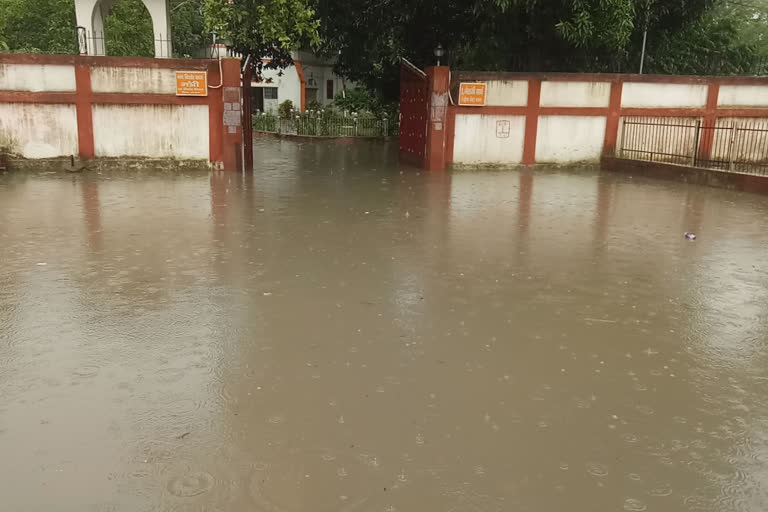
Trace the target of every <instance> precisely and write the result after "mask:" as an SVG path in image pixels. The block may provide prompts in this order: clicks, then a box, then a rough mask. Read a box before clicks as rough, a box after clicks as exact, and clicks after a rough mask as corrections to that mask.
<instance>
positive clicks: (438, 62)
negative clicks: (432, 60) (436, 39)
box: [434, 43, 445, 66]
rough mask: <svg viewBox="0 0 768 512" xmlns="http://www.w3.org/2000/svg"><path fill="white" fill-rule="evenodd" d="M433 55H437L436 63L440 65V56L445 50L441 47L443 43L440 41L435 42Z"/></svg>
mask: <svg viewBox="0 0 768 512" xmlns="http://www.w3.org/2000/svg"><path fill="white" fill-rule="evenodd" d="M434 54H435V57H437V65H438V66H439V65H440V57H442V56H443V55H445V50H444V49H443V45H442V44H440V43H437V48H435V51H434Z"/></svg>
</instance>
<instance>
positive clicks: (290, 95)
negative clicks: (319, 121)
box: [251, 51, 351, 112]
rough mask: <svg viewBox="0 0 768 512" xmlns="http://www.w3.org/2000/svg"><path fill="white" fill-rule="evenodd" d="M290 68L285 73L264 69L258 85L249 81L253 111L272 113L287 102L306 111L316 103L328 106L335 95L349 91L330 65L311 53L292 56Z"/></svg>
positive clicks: (298, 53) (348, 84) (297, 53)
mask: <svg viewBox="0 0 768 512" xmlns="http://www.w3.org/2000/svg"><path fill="white" fill-rule="evenodd" d="M291 56H292V57H293V61H294V64H293V66H289V67H288V68H286V69H281V70H279V69H265V70H263V72H262V76H261V77H260V80H259V81H255V80H254V81H253V82H252V84H251V85H252V87H253V109H254V110H260V111H262V112H276V111H277V107H278V106H279V105H280V103H282V102H284V101H285V100H291V102H293V105H294V108H296V109H301V111H302V112H303V111H305V110H307V105H310V104H311V103H313V102H315V101H316V102H318V103H320V105H323V106H325V105H328V104H329V103H331V102H332V101H333V99H334V98H335V97H336V95H337V94H338V93H339V92H342V91H344V90H346V89H347V88H348V87H351V84H350V83H349V82H346V81H345V80H344V79H343V78H342V77H340V76H339V75H337V74H335V73H334V72H333V64H331V63H330V62H328V61H327V60H324V59H321V58H320V57H318V56H316V55H314V54H312V53H311V52H305V51H298V52H292V53H291Z"/></svg>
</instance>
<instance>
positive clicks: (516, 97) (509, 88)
mask: <svg viewBox="0 0 768 512" xmlns="http://www.w3.org/2000/svg"><path fill="white" fill-rule="evenodd" d="M468 81H470V80H468ZM485 83H486V89H485V104H486V105H489V106H500V107H524V106H525V105H527V104H528V80H488V81H487V82H485ZM456 101H458V98H457V99H456Z"/></svg>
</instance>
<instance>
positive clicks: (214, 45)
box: [211, 30, 219, 59]
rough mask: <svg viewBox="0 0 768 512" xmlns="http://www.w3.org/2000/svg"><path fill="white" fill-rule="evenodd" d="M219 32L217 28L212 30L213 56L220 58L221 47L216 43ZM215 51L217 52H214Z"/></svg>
mask: <svg viewBox="0 0 768 512" xmlns="http://www.w3.org/2000/svg"><path fill="white" fill-rule="evenodd" d="M218 35H219V34H218V32H216V31H215V30H212V31H211V58H212V59H213V58H218V57H219V47H218V45H217V43H216V37H217V36H218ZM214 52H216V53H215V54H214Z"/></svg>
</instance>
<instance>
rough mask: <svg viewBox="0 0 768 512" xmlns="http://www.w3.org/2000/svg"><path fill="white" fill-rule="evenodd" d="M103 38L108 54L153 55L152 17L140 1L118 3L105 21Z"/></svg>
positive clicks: (127, 55) (121, 55) (121, 1)
mask: <svg viewBox="0 0 768 512" xmlns="http://www.w3.org/2000/svg"><path fill="white" fill-rule="evenodd" d="M104 36H105V46H106V50H107V55H114V56H117V57H154V56H155V36H154V31H153V28H152V17H151V16H150V15H149V11H147V8H146V7H145V6H144V3H143V2H142V1H141V0H120V1H119V2H117V4H115V6H114V7H112V9H110V11H109V14H107V18H106V19H105V20H104ZM165 37H167V36H165Z"/></svg>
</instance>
